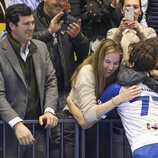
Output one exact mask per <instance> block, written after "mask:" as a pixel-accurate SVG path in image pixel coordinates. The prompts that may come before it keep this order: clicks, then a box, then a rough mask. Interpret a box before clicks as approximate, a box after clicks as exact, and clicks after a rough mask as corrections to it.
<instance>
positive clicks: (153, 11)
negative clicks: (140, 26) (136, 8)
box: [147, 0, 158, 35]
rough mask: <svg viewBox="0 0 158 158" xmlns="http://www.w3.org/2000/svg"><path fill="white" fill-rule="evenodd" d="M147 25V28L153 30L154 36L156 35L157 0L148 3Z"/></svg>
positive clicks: (157, 31)
mask: <svg viewBox="0 0 158 158" xmlns="http://www.w3.org/2000/svg"><path fill="white" fill-rule="evenodd" d="M147 24H148V26H149V27H152V28H154V29H155V31H156V34H157V35H158V1H157V0H150V1H148V9H147Z"/></svg>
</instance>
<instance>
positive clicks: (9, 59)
mask: <svg viewBox="0 0 158 158" xmlns="http://www.w3.org/2000/svg"><path fill="white" fill-rule="evenodd" d="M32 41H33V43H34V44H35V45H36V46H37V51H36V52H35V53H34V54H33V63H34V68H35V75H36V79H37V86H38V90H39V95H40V107H39V108H41V111H42V113H43V112H44V110H45V108H46V107H51V108H53V109H54V110H55V109H56V104H57V99H58V92H57V83H56V77H55V70H54V68H53V65H52V62H51V60H50V57H49V53H48V50H47V47H46V45H45V44H44V43H43V42H41V41H38V40H32ZM27 101H28V90H27V86H26V82H25V79H24V75H23V72H22V69H21V67H20V64H19V61H18V59H17V56H16V54H15V52H14V50H13V48H12V47H11V45H10V43H9V41H8V39H7V38H5V39H4V40H3V41H1V42H0V117H1V119H3V120H4V121H5V122H9V121H10V120H12V119H14V118H15V117H20V118H21V119H23V118H24V116H25V112H26V107H27Z"/></svg>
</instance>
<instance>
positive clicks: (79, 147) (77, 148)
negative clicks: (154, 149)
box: [0, 119, 129, 158]
mask: <svg viewBox="0 0 158 158" xmlns="http://www.w3.org/2000/svg"><path fill="white" fill-rule="evenodd" d="M24 123H25V124H31V126H32V134H33V135H34V134H35V125H36V124H38V121H37V120H25V121H24ZM115 123H120V120H118V119H105V120H102V121H100V122H98V123H97V124H96V125H95V132H96V137H95V142H96V144H95V146H96V149H95V150H96V152H95V155H96V158H101V156H100V146H101V145H102V144H100V130H102V127H104V126H105V125H106V126H107V128H108V133H109V134H108V140H109V141H108V158H113V143H112V142H113V132H114V130H113V128H114V124H115ZM66 124H72V125H73V127H74V132H73V134H74V135H73V136H74V158H86V155H85V153H86V145H85V144H86V142H85V140H86V130H84V129H82V128H81V127H80V126H79V125H78V123H77V122H76V121H75V120H74V119H59V124H58V128H59V129H60V145H59V146H60V147H59V150H60V152H59V153H60V158H64V157H65V155H64V152H65V148H64V143H65V139H64V136H65V133H64V128H65V125H66ZM5 127H6V124H5V123H4V122H3V121H0V128H1V129H2V133H1V134H0V140H3V141H2V142H3V144H2V149H1V148H0V150H2V151H0V152H1V155H2V156H1V155H0V158H7V157H6V152H7V151H6V148H5V134H6V129H5ZM122 133H123V134H122V136H123V151H122V152H123V157H122V158H129V157H127V149H126V146H127V140H126V137H125V134H124V130H123V131H122ZM51 134H52V133H51V129H47V133H46V140H47V141H46V155H47V158H49V157H51V158H52V156H50V143H51V142H50V136H51ZM32 150H33V151H32V158H35V154H34V145H33V147H32ZM17 158H20V145H19V144H18V157H17Z"/></svg>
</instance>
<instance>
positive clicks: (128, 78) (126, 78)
mask: <svg viewBox="0 0 158 158" xmlns="http://www.w3.org/2000/svg"><path fill="white" fill-rule="evenodd" d="M117 82H118V83H120V84H122V85H123V86H133V85H136V84H138V83H140V82H142V83H144V84H145V85H147V86H148V87H149V88H150V89H152V90H153V91H155V92H156V93H158V77H153V76H149V77H148V76H147V75H146V73H145V72H143V71H134V70H133V69H129V68H127V66H126V65H125V64H121V66H120V70H119V73H118V76H117Z"/></svg>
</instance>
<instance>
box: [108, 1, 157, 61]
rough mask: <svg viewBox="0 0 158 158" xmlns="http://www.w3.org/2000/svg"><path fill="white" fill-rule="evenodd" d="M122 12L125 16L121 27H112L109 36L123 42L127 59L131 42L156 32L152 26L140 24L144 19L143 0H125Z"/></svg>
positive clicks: (124, 55)
mask: <svg viewBox="0 0 158 158" xmlns="http://www.w3.org/2000/svg"><path fill="white" fill-rule="evenodd" d="M132 8H133V9H132ZM121 12H122V14H123V18H122V20H121V22H120V25H119V27H118V28H113V29H110V30H109V31H108V33H107V38H109V39H113V40H114V41H116V42H118V43H120V44H121V46H122V48H123V53H124V54H123V59H124V60H125V61H127V60H128V53H127V51H128V46H129V44H130V43H135V42H136V43H137V42H139V41H140V40H145V39H148V38H152V37H156V32H155V30H154V29H152V28H150V27H146V28H145V27H141V25H140V21H141V19H142V10H141V0H132V1H131V0H123V1H122V10H121ZM132 16H133V17H132ZM132 19H133V20H132Z"/></svg>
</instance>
